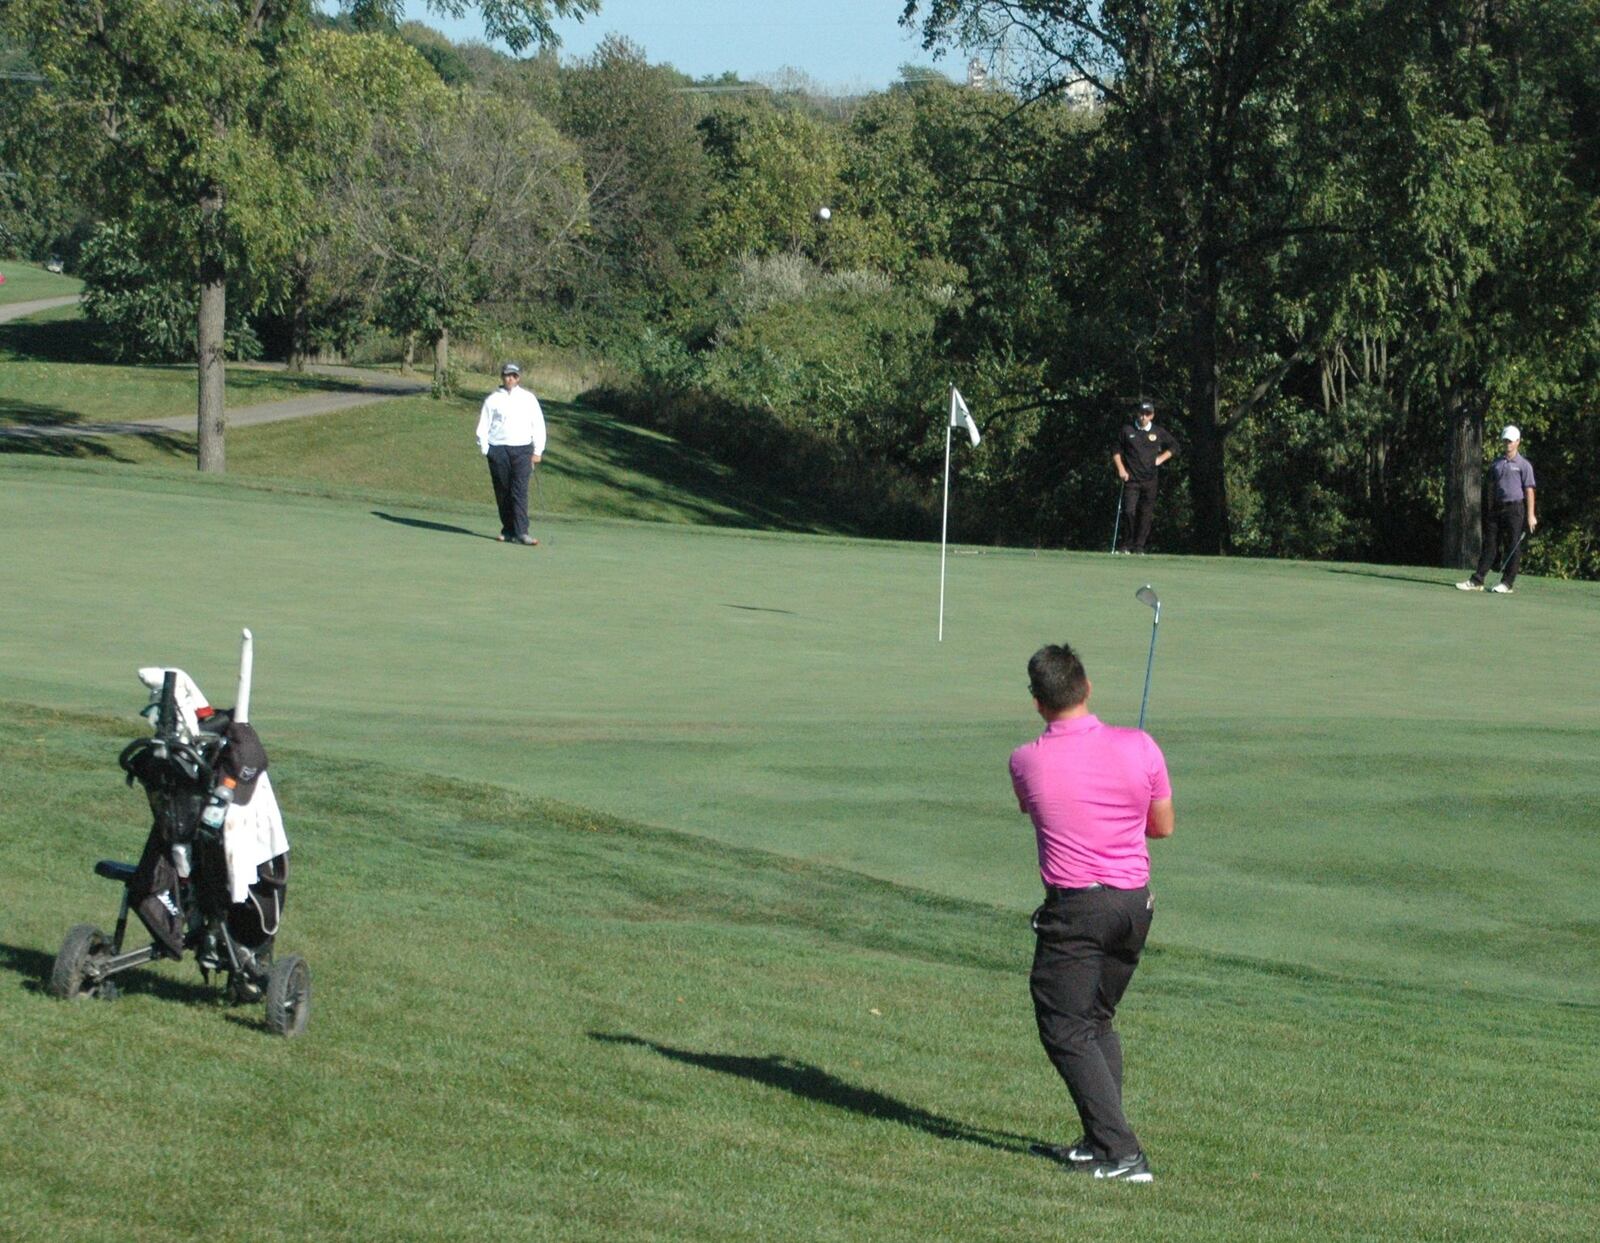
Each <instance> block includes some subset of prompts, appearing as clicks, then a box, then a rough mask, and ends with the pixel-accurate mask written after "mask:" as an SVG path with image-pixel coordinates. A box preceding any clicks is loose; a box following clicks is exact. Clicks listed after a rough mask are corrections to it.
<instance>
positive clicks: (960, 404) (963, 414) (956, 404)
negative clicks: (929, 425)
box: [950, 384, 979, 449]
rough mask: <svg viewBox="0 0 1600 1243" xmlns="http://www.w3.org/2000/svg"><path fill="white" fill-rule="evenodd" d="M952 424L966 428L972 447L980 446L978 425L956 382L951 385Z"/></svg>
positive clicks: (952, 425)
mask: <svg viewBox="0 0 1600 1243" xmlns="http://www.w3.org/2000/svg"><path fill="white" fill-rule="evenodd" d="M950 426H951V427H964V428H966V429H967V435H968V436H970V437H971V438H972V447H973V448H974V449H976V448H977V447H978V440H979V436H978V425H977V424H976V423H974V422H973V421H972V411H970V410H968V409H967V403H966V402H964V401H962V400H961V390H960V389H958V388H957V387H956V386H955V385H954V384H952V385H951V386H950Z"/></svg>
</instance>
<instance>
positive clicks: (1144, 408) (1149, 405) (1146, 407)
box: [1139, 401, 1156, 414]
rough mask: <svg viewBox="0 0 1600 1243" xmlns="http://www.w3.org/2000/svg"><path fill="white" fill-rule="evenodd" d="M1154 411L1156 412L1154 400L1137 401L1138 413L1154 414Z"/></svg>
mask: <svg viewBox="0 0 1600 1243" xmlns="http://www.w3.org/2000/svg"><path fill="white" fill-rule="evenodd" d="M1155 412H1156V403H1155V402H1153V401H1141V402H1140V403H1139V413H1140V414H1154V413H1155Z"/></svg>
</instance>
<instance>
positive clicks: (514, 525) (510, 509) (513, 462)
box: [489, 445, 533, 539]
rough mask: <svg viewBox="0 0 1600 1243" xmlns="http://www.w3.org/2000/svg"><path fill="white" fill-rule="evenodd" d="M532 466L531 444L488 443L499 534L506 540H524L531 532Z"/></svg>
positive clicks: (490, 473) (490, 474) (490, 475)
mask: <svg viewBox="0 0 1600 1243" xmlns="http://www.w3.org/2000/svg"><path fill="white" fill-rule="evenodd" d="M532 469H533V446H532V445H490V446H489V478H490V480H492V481H493V483H494V503H495V507H496V508H497V509H499V511H500V534H501V535H504V536H505V537H506V538H507V539H521V538H522V537H523V536H524V535H526V534H527V533H528V476H529V474H530V472H531V471H532Z"/></svg>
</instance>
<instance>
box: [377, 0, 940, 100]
mask: <svg viewBox="0 0 1600 1243" xmlns="http://www.w3.org/2000/svg"><path fill="white" fill-rule="evenodd" d="M903 8H904V4H903V0H601V6H600V12H599V13H597V14H596V15H595V16H593V17H591V18H589V19H588V20H587V21H585V22H583V23H582V24H581V25H580V24H579V23H577V22H567V21H564V22H561V23H559V24H558V26H557V29H558V30H559V32H560V34H561V53H562V56H563V57H568V56H572V57H576V56H585V55H587V54H588V53H589V52H591V51H593V50H594V47H595V45H596V44H597V43H598V42H599V41H600V40H601V38H603V37H604V36H605V35H607V34H612V33H615V34H620V35H625V36H627V37H628V38H629V39H631V40H633V42H635V43H637V44H638V45H639V46H640V47H642V48H643V49H644V51H645V55H646V56H647V57H648V59H649V60H650V61H652V62H654V63H661V62H663V61H665V62H668V63H670V64H671V65H673V66H674V67H675V68H677V69H680V70H682V71H683V72H684V73H687V74H691V75H693V76H694V77H700V76H702V75H704V74H719V73H721V72H722V71H723V70H725V69H732V70H734V71H735V72H736V73H738V74H740V75H741V76H742V77H746V78H753V77H759V76H761V75H763V74H769V73H773V72H775V71H776V70H778V69H782V68H784V67H786V66H787V67H791V68H795V69H800V70H803V71H804V72H805V73H807V74H809V75H810V76H811V77H812V78H814V79H815V80H816V81H817V82H819V83H821V84H822V85H823V86H824V87H829V88H834V89H851V88H862V87H865V88H869V89H874V90H877V89H882V88H883V87H885V86H887V85H889V83H890V82H892V81H893V80H894V79H895V77H896V76H897V75H898V71H899V68H900V66H901V65H903V64H906V63H908V62H909V63H912V64H935V65H936V66H937V67H938V68H939V69H940V70H941V71H942V72H943V73H945V74H946V75H947V76H949V77H951V78H957V79H960V78H963V77H964V76H965V73H966V61H965V59H964V58H961V57H956V56H951V55H948V54H947V55H946V56H945V57H944V58H943V59H941V60H939V61H933V60H932V58H931V57H930V56H929V55H928V54H927V53H925V52H923V51H922V49H921V47H920V46H919V45H918V41H917V40H916V39H915V38H913V37H912V36H911V35H910V34H909V32H907V31H906V30H904V29H903V28H902V27H901V26H900V24H899V17H900V13H901V10H902V9H903ZM406 12H407V14H408V15H409V16H410V17H413V18H415V19H416V20H417V21H421V22H426V23H427V24H428V25H430V26H432V27H433V28H434V29H435V30H440V31H443V32H444V33H445V34H447V35H448V36H450V38H451V39H454V40H456V41H457V42H464V41H466V40H468V39H479V40H481V39H482V37H483V27H482V24H481V22H480V20H479V18H478V17H477V16H476V15H475V14H473V15H469V16H468V17H467V18H465V19H463V20H461V21H450V20H448V19H444V18H440V17H438V16H436V15H435V14H432V13H430V12H428V8H427V4H426V3H425V0H406Z"/></svg>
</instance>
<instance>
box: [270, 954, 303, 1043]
mask: <svg viewBox="0 0 1600 1243" xmlns="http://www.w3.org/2000/svg"><path fill="white" fill-rule="evenodd" d="M310 1017H311V968H310V967H308V966H306V960H305V959H304V958H301V957H300V955H299V954H290V955H288V956H287V957H285V958H280V959H279V960H278V961H277V962H275V963H273V964H272V970H270V971H269V972H267V1030H268V1031H269V1032H272V1033H273V1034H274V1035H277V1036H298V1035H299V1034H300V1033H301V1032H303V1031H305V1029H306V1020H307V1019H309V1018H310Z"/></svg>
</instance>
